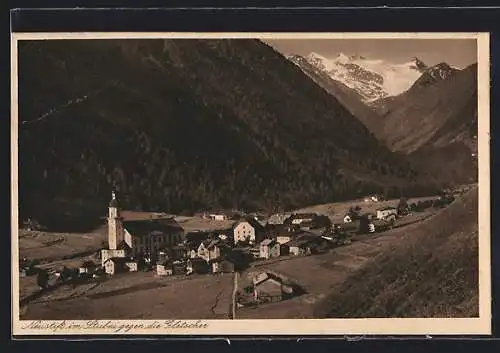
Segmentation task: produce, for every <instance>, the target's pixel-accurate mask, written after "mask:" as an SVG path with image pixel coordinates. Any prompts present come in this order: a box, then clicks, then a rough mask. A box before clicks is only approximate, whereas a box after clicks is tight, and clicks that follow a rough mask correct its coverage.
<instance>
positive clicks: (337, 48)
mask: <svg viewBox="0 0 500 353" xmlns="http://www.w3.org/2000/svg"><path fill="white" fill-rule="evenodd" d="M264 42H266V43H267V44H269V45H271V46H273V47H274V48H275V49H276V50H277V51H279V52H281V53H282V54H285V55H289V54H299V55H302V56H304V55H307V54H309V53H311V52H316V53H318V54H320V55H322V56H324V57H326V58H333V57H335V56H337V54H338V53H341V52H342V53H344V54H346V55H362V56H365V57H366V58H368V59H383V60H386V61H388V62H392V63H395V64H398V63H405V62H408V61H410V60H411V59H412V58H413V57H417V58H419V59H420V60H422V61H423V62H424V63H426V64H427V65H428V66H432V65H436V64H439V63H441V62H446V63H448V64H449V65H452V66H456V67H459V68H464V67H466V66H468V65H470V64H473V63H476V62H477V42H476V39H266V40H264Z"/></svg>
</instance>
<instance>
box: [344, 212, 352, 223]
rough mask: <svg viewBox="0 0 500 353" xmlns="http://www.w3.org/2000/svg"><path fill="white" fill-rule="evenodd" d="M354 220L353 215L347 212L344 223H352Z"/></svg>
mask: <svg viewBox="0 0 500 353" xmlns="http://www.w3.org/2000/svg"><path fill="white" fill-rule="evenodd" d="M351 222H352V217H351V215H349V214H346V215H345V216H344V223H351Z"/></svg>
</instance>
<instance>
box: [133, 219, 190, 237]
mask: <svg viewBox="0 0 500 353" xmlns="http://www.w3.org/2000/svg"><path fill="white" fill-rule="evenodd" d="M123 227H124V228H125V229H126V230H127V231H128V232H129V233H130V234H131V235H132V236H137V237H141V236H148V235H150V234H151V235H164V234H170V233H173V232H180V231H182V228H181V227H180V226H179V224H178V223H177V222H176V221H175V220H172V219H153V220H134V221H124V222H123Z"/></svg>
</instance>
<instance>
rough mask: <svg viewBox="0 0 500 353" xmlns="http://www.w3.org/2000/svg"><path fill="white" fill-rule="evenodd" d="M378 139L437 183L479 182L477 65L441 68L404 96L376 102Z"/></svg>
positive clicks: (432, 70) (427, 75)
mask: <svg viewBox="0 0 500 353" xmlns="http://www.w3.org/2000/svg"><path fill="white" fill-rule="evenodd" d="M374 105H375V109H376V110H377V111H378V113H379V114H380V115H381V116H382V119H381V120H380V121H381V125H382V126H383V127H382V128H381V129H379V130H377V132H378V136H379V137H380V138H381V140H383V141H385V142H386V144H387V146H388V147H389V148H390V149H391V150H393V151H398V152H400V153H405V154H408V155H409V158H410V159H411V160H412V162H413V163H414V165H415V166H416V167H417V168H420V169H421V170H427V171H428V172H429V173H430V174H432V175H435V176H436V177H438V178H440V179H441V180H446V181H448V182H454V183H470V182H475V181H477V158H476V154H477V141H476V139H477V119H478V116H477V65H476V64H474V65H471V66H469V67H467V68H465V69H464V70H461V71H460V70H456V69H452V68H450V67H449V66H448V65H446V64H439V65H436V66H435V67H432V68H430V69H429V70H428V71H427V72H425V73H424V74H423V75H422V76H421V77H420V78H419V79H418V80H417V81H416V82H415V84H414V85H413V86H412V87H411V88H410V89H409V90H408V91H407V92H405V93H403V94H401V95H399V96H396V97H390V98H385V99H382V100H379V101H377V102H376V103H375V104H374Z"/></svg>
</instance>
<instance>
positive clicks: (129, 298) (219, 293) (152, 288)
mask: <svg viewBox="0 0 500 353" xmlns="http://www.w3.org/2000/svg"><path fill="white" fill-rule="evenodd" d="M232 285H233V278H232V275H230V274H225V275H218V276H212V275H205V276H194V277H190V278H183V279H178V278H177V279H176V278H167V277H157V276H155V275H154V274H153V273H152V272H136V273H128V274H121V275H115V276H114V277H111V278H109V279H107V280H105V281H103V282H100V283H99V282H91V283H88V284H82V285H79V286H77V287H76V288H73V286H66V285H65V286H61V287H59V288H57V289H56V290H54V291H53V292H51V293H49V294H47V295H44V296H42V297H41V298H38V299H36V300H33V301H31V302H30V303H29V304H27V305H26V306H24V307H23V308H21V319H24V320H65V319H66V320H70V319H73V320H76V319H80V320H82V319H186V320H187V319H227V318H228V317H229V315H230V305H231V293H232V288H233V287H232Z"/></svg>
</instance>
